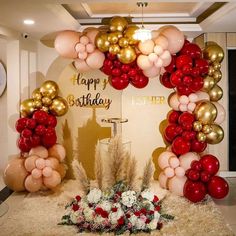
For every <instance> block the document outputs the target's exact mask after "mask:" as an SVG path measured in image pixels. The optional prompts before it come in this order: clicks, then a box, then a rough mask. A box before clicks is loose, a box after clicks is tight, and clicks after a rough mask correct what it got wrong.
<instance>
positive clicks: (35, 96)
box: [32, 88, 42, 100]
mask: <svg viewBox="0 0 236 236" xmlns="http://www.w3.org/2000/svg"><path fill="white" fill-rule="evenodd" d="M32 98H33V99H34V100H41V98H42V94H41V93H40V88H37V89H35V90H34V91H33V92H32Z"/></svg>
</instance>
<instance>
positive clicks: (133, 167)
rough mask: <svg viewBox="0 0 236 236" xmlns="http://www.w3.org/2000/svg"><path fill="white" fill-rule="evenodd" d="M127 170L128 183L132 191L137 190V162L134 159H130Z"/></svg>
mask: <svg viewBox="0 0 236 236" xmlns="http://www.w3.org/2000/svg"><path fill="white" fill-rule="evenodd" d="M125 168H126V169H127V175H126V182H127V186H129V188H130V189H132V190H136V188H137V161H136V160H135V158H134V157H133V158H132V159H131V158H129V162H128V165H127V166H126V167H125Z"/></svg>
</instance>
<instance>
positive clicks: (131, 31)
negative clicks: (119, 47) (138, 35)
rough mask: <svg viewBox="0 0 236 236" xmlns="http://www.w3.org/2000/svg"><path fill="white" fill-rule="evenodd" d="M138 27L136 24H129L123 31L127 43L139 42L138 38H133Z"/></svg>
mask: <svg viewBox="0 0 236 236" xmlns="http://www.w3.org/2000/svg"><path fill="white" fill-rule="evenodd" d="M138 29H139V27H138V26H137V25H130V26H128V27H127V29H126V30H125V32H124V37H125V38H127V39H128V41H129V45H135V44H137V43H139V40H137V39H135V32H136V31H137V30H138Z"/></svg>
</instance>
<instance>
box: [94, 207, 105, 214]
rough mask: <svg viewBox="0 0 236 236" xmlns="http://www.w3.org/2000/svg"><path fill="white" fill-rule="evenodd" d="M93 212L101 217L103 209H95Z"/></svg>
mask: <svg viewBox="0 0 236 236" xmlns="http://www.w3.org/2000/svg"><path fill="white" fill-rule="evenodd" d="M95 212H96V213H97V214H98V215H101V214H102V212H103V209H102V208H101V207H97V208H96V209H95Z"/></svg>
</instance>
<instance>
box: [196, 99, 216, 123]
mask: <svg viewBox="0 0 236 236" xmlns="http://www.w3.org/2000/svg"><path fill="white" fill-rule="evenodd" d="M194 114H195V118H196V120H198V121H200V122H201V123H202V124H203V125H207V124H211V123H213V121H214V120H215V119H216V116H217V109H216V107H215V105H214V104H212V103H211V102H209V101H207V100H203V101H200V102H199V103H198V104H197V106H196V108H195V110H194Z"/></svg>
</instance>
